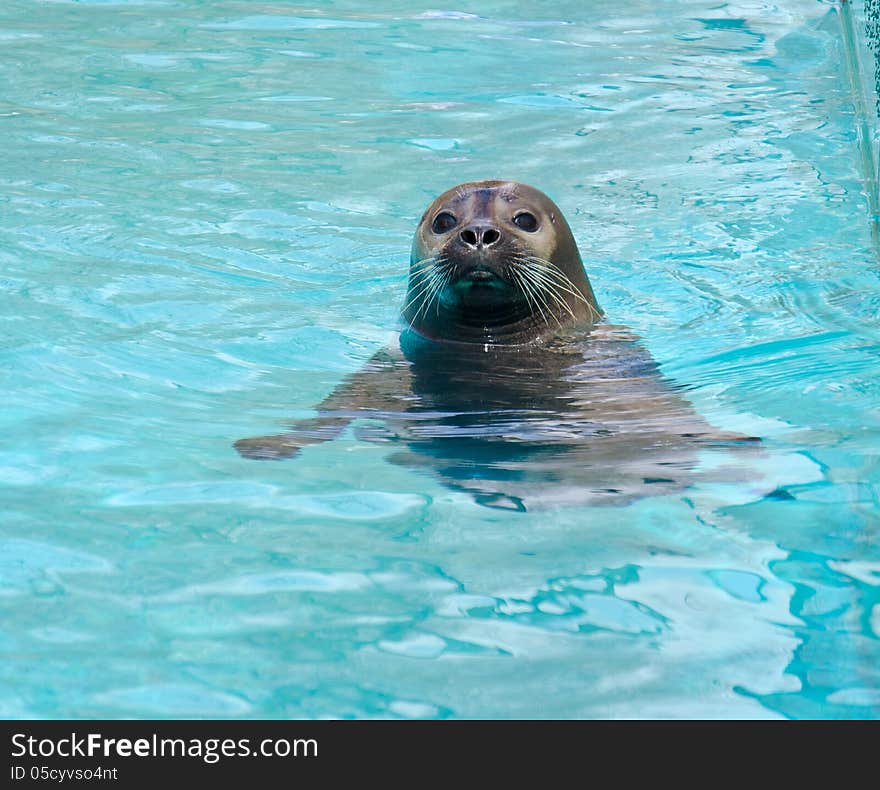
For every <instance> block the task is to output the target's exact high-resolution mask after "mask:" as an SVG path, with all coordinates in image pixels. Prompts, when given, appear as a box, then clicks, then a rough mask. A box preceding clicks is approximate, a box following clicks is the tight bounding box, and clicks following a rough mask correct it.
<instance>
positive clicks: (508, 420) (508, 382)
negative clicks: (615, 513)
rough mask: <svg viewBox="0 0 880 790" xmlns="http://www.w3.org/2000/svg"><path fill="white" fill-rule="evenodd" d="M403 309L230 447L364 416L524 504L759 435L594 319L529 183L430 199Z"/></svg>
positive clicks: (599, 493) (282, 448) (284, 453)
mask: <svg viewBox="0 0 880 790" xmlns="http://www.w3.org/2000/svg"><path fill="white" fill-rule="evenodd" d="M402 315H403V319H404V321H405V322H406V327H405V328H404V330H403V332H402V333H401V335H400V339H399V342H398V343H397V344H395V345H394V346H393V347H391V348H387V349H384V350H383V351H380V352H379V353H377V354H376V355H374V357H373V358H372V359H371V360H370V361H369V362H367V363H366V365H365V366H364V367H363V368H362V369H361V370H360V371H358V372H357V373H354V374H353V375H351V376H349V377H348V378H347V379H346V380H345V381H343V382H342V383H341V384H340V385H339V386H338V387H337V388H336V389H335V390H334V391H333V392H332V393H331V394H330V395H328V397H327V398H325V399H324V400H323V401H322V402H321V403H320V404H318V406H317V416H315V417H314V418H312V419H308V420H300V421H298V422H296V423H294V424H292V425H291V430H290V431H288V432H286V433H283V434H279V435H275V436H262V437H256V438H252V439H242V440H240V441H238V442H236V443H235V447H236V449H237V450H238V451H239V452H240V453H241V454H242V455H244V456H246V457H248V458H263V459H281V458H289V457H291V456H293V455H295V454H296V453H297V452H298V451H299V450H300V449H301V448H302V447H304V446H306V445H309V444H315V443H318V442H323V441H327V440H329V439H332V438H334V437H335V436H337V435H339V434H340V433H341V432H342V431H343V430H344V429H345V428H346V426H347V425H348V424H349V423H350V422H352V421H353V420H356V419H358V418H361V417H363V418H369V419H371V421H372V422H373V425H371V426H369V427H367V426H363V427H362V428H361V431H360V436H361V437H362V438H364V439H366V440H369V441H377V442H383V443H387V444H389V445H392V446H393V447H394V452H392V453H391V454H390V456H389V460H391V461H392V462H394V463H399V464H402V465H406V466H408V467H412V468H419V469H427V470H429V471H431V472H433V473H434V474H435V475H437V476H439V477H440V479H441V480H442V481H443V482H444V483H445V484H446V485H448V486H449V487H451V488H453V489H456V490H460V491H466V492H469V493H470V494H472V495H473V496H474V498H475V500H476V501H477V502H479V503H480V504H483V505H486V506H489V507H499V508H508V509H514V510H526V509H531V508H532V507H534V506H539V505H547V504H560V503H576V504H584V503H611V504H621V503H624V502H627V501H630V500H632V499H634V498H636V497H639V496H644V495H647V494H655V493H661V492H665V491H671V490H678V489H681V488H682V487H684V486H686V485H687V484H688V482H689V480H690V476H691V475H690V473H691V470H692V468H693V466H694V464H695V462H696V459H697V454H698V452H699V451H700V450H701V449H705V448H708V447H713V446H725V447H726V446H729V445H730V444H740V443H749V442H754V441H755V440H754V439H753V438H750V437H745V436H741V435H739V434H731V433H725V432H722V431H718V430H717V429H715V428H713V427H712V426H710V425H709V424H708V423H707V422H706V421H705V420H703V418H702V417H700V416H699V415H698V414H697V413H696V412H695V411H694V409H693V407H692V406H691V405H690V404H689V403H688V402H687V401H686V400H684V399H683V398H681V397H680V395H679V394H678V391H677V388H676V387H674V386H673V385H672V384H671V383H669V382H668V381H666V380H665V379H664V378H663V377H662V376H661V375H660V373H659V371H658V369H657V366H656V364H655V363H654V361H653V359H652V358H651V356H650V354H649V353H648V352H647V350H646V349H645V348H644V347H643V346H642V345H641V343H640V342H639V340H638V338H636V337H635V336H634V335H632V334H631V333H630V332H628V331H627V330H626V329H625V328H623V327H617V326H613V325H610V324H607V323H605V322H604V321H603V320H602V311H601V310H600V308H599V305H598V303H597V301H596V297H595V294H594V293H593V289H592V286H591V284H590V281H589V278H588V276H587V273H586V271H585V270H584V266H583V263H582V260H581V256H580V253H579V251H578V248H577V244H576V243H575V240H574V237H573V236H572V233H571V229H570V228H569V226H568V223H567V222H566V220H565V218H564V216H563V215H562V212H561V211H560V210H559V208H558V207H557V206H556V204H555V203H553V201H552V200H550V198H548V197H547V196H546V195H544V194H543V193H542V192H540V191H539V190H537V189H535V188H533V187H529V186H527V185H525V184H520V183H517V182H512V181H478V182H470V183H467V184H461V185H460V186H457V187H455V188H453V189H450V190H448V191H447V192H444V193H443V194H442V195H440V196H439V197H438V198H437V199H436V200H434V202H433V203H432V204H431V205H430V206H429V207H428V209H427V211H426V212H425V214H424V215H423V216H422V219H421V221H420V222H419V225H418V227H417V229H416V232H415V236H414V239H413V246H412V256H411V262H410V271H409V282H408V288H407V294H406V299H405V304H404V307H403V310H402ZM375 421H379V422H380V423H381V426H382V427H378V428H377V427H375Z"/></svg>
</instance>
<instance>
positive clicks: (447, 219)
mask: <svg viewBox="0 0 880 790" xmlns="http://www.w3.org/2000/svg"><path fill="white" fill-rule="evenodd" d="M457 224H458V220H457V219H456V218H455V217H453V216H452V214H450V213H449V212H448V211H441V212H440V213H439V214H438V215H437V216H436V217H434V221H433V222H432V223H431V230H433V231H434V233H447V232H448V231H450V230H452V229H453V228H454V227H455V226H456V225H457Z"/></svg>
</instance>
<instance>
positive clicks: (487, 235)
mask: <svg viewBox="0 0 880 790" xmlns="http://www.w3.org/2000/svg"><path fill="white" fill-rule="evenodd" d="M458 237H459V238H460V239H461V240H462V242H463V243H464V245H465V246H466V247H468V248H469V249H472V250H481V249H484V248H487V247H493V246H495V245H496V244H498V242H499V241H501V231H499V230H498V228H496V227H494V226H493V225H485V224H473V225H468V226H467V227H466V228H465V229H464V230H462V231H461V233H459V234H458Z"/></svg>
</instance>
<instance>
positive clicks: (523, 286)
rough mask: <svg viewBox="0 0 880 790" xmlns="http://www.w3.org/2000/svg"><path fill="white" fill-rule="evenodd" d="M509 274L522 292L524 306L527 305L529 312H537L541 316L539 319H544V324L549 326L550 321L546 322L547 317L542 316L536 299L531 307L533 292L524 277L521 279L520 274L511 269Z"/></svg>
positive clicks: (542, 312)
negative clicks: (524, 301) (524, 300)
mask: <svg viewBox="0 0 880 790" xmlns="http://www.w3.org/2000/svg"><path fill="white" fill-rule="evenodd" d="M510 274H511V276H512V277H513V279H514V282H515V283H516V284H517V285H518V286H519V289H520V291H522V294H523V296H525V298H526V305H528V308H529V310H532V311H533V310H534V309H537V311H538V312H539V313H540V314H541V318H543V319H544V323H545V324H549V323H550V321H549V320H548V318H547V316H546V315H544V311H543V310H542V309H541V306H540V305H539V304H538V302H537V300H536V299H535V300H534V308H533V307H532V304H533V297H534V292H533V291H532V289H531V287H530V286H529V285H528V284H527V283H526V281H525V277H523V276H522V274H521V273H520V272H517V271H516V269H511V270H510Z"/></svg>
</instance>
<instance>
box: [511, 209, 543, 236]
mask: <svg viewBox="0 0 880 790" xmlns="http://www.w3.org/2000/svg"><path fill="white" fill-rule="evenodd" d="M513 224H514V225H516V226H517V227H518V228H521V229H522V230H525V231H528V232H529V233H534V232H535V231H536V230H537V229H538V220H537V218H536V217H535V215H534V214H529V212H528V211H523V213H522V214H517V215H516V216H515V217H514V218H513Z"/></svg>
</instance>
